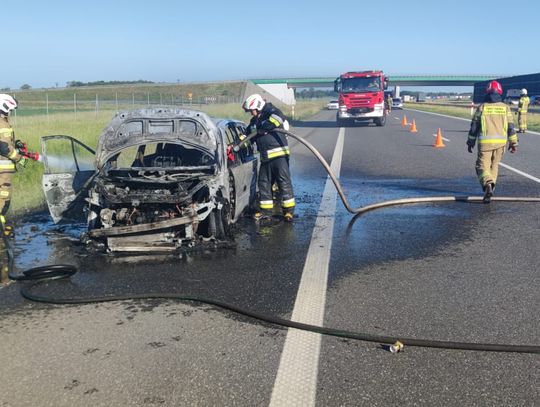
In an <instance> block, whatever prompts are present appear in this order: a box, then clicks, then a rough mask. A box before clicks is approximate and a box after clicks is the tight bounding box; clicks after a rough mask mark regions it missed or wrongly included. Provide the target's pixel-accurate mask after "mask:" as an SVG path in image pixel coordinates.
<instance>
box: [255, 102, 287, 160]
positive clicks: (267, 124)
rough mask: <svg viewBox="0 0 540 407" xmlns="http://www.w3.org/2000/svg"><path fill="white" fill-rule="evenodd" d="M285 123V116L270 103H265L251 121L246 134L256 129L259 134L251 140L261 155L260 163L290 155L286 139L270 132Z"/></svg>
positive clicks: (280, 134) (279, 134)
mask: <svg viewBox="0 0 540 407" xmlns="http://www.w3.org/2000/svg"><path fill="white" fill-rule="evenodd" d="M285 122H286V120H285V115H284V114H283V113H282V112H281V110H279V109H278V108H277V107H275V106H274V105H272V103H266V104H265V105H264V106H263V108H262V110H261V113H260V114H259V116H258V117H253V119H251V122H250V124H249V126H248V132H249V131H252V130H254V129H257V131H258V133H259V134H257V136H255V137H254V138H253V140H254V142H255V143H256V144H257V150H258V151H259V153H260V154H261V161H268V160H271V159H274V158H277V157H283V156H288V155H289V154H290V151H289V145H288V142H287V138H286V137H285V136H284V135H283V134H282V133H278V132H275V131H272V130H274V129H276V128H283V126H284V123H285Z"/></svg>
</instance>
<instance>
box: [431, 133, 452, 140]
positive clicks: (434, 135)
mask: <svg viewBox="0 0 540 407" xmlns="http://www.w3.org/2000/svg"><path fill="white" fill-rule="evenodd" d="M432 136H433V137H437V135H436V134H432ZM441 138H442V139H443V140H444V141H450V140H448V139H447V138H445V137H441Z"/></svg>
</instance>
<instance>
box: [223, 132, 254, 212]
mask: <svg viewBox="0 0 540 407" xmlns="http://www.w3.org/2000/svg"><path fill="white" fill-rule="evenodd" d="M244 131H245V128H244V127H243V126H242V125H241V124H240V123H236V122H230V123H229V125H228V129H227V133H228V134H227V139H231V140H232V141H233V144H235V145H236V144H239V145H240V146H241V147H240V150H239V151H238V152H235V153H234V154H235V160H234V163H231V162H229V171H230V172H231V174H232V176H233V178H234V188H235V193H236V197H235V200H236V202H235V203H236V205H235V213H234V218H235V219H237V218H238V217H239V216H240V215H241V214H242V212H243V211H244V209H246V208H248V207H249V206H250V205H251V204H252V203H253V202H254V200H255V196H256V191H257V170H258V161H259V160H258V158H257V156H256V155H255V153H254V150H253V147H252V145H251V143H248V144H246V145H242V144H241V139H240V135H242V134H244Z"/></svg>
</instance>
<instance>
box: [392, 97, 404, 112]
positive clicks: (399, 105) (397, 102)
mask: <svg viewBox="0 0 540 407" xmlns="http://www.w3.org/2000/svg"><path fill="white" fill-rule="evenodd" d="M392 108H393V109H403V101H402V100H401V98H392Z"/></svg>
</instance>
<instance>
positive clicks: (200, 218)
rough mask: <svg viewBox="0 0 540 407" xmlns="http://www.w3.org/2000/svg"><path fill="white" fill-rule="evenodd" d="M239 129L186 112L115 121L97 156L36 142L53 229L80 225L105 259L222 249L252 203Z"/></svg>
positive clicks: (132, 114) (251, 175) (249, 150)
mask: <svg viewBox="0 0 540 407" xmlns="http://www.w3.org/2000/svg"><path fill="white" fill-rule="evenodd" d="M244 131H245V124H244V123H242V122H239V121H236V120H228V119H219V120H218V119H211V118H210V117H209V116H208V115H206V114H205V113H203V112H199V111H195V110H190V109H173V108H155V109H141V110H134V111H127V112H123V113H118V114H117V115H116V116H115V117H114V118H113V119H112V121H111V122H110V123H109V125H108V126H107V127H106V128H105V129H104V131H103V133H102V134H101V136H100V138H99V141H98V145H97V149H96V151H94V150H93V149H91V148H90V147H88V146H86V145H84V144H83V143H81V142H80V141H78V140H76V139H75V138H73V137H70V136H45V137H42V139H41V144H42V151H43V157H44V164H45V173H44V175H43V182H42V184H43V190H44V193H45V197H46V200H47V204H48V206H49V211H50V213H51V216H52V218H53V220H54V222H55V223H57V222H60V221H66V220H82V219H84V218H86V221H87V223H88V233H87V235H88V237H90V238H91V239H95V240H98V241H103V242H104V243H105V244H106V246H107V248H108V250H109V251H147V250H149V249H153V248H157V249H165V250H176V249H178V248H180V247H182V246H192V245H193V244H194V243H197V242H199V241H203V240H208V239H218V240H221V239H225V238H226V237H227V235H228V234H229V232H230V227H231V225H232V224H234V223H235V222H236V221H237V220H238V219H239V217H240V216H241V215H242V213H243V212H244V211H245V210H246V209H248V208H249V207H250V206H251V205H252V204H253V203H254V201H255V194H256V180H257V170H258V154H256V152H255V151H254V150H253V147H252V146H251V145H242V147H241V148H240V150H239V151H238V152H235V151H233V150H231V149H230V148H228V146H231V145H233V144H237V143H239V142H240V136H241V135H242V134H243V133H244Z"/></svg>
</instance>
